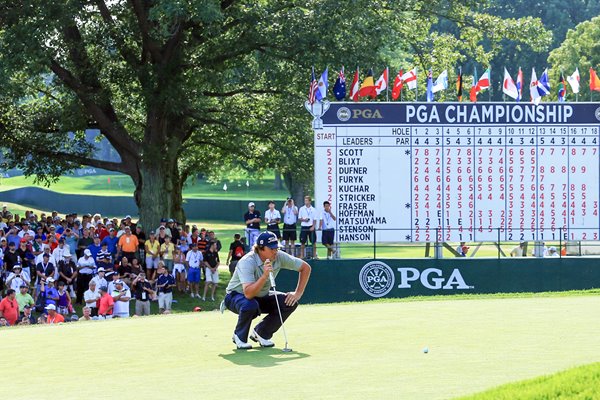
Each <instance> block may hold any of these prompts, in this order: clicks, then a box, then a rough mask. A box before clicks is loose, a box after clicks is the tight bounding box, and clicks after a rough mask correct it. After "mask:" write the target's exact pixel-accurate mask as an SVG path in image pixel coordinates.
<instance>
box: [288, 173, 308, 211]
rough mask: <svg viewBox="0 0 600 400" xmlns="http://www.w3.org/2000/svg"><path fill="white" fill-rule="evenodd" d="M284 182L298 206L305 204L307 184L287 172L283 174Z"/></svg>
mask: <svg viewBox="0 0 600 400" xmlns="http://www.w3.org/2000/svg"><path fill="white" fill-rule="evenodd" d="M283 180H284V182H285V187H286V188H287V190H288V191H289V192H290V196H291V197H292V198H293V199H294V203H296V204H300V205H302V204H304V193H305V188H306V182H301V181H300V180H299V179H297V177H296V176H294V174H292V173H291V172H285V173H284V174H283Z"/></svg>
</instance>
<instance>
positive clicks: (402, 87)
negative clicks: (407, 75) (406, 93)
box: [400, 71, 404, 102]
mask: <svg viewBox="0 0 600 400" xmlns="http://www.w3.org/2000/svg"><path fill="white" fill-rule="evenodd" d="M402 72H404V71H402ZM403 89H404V82H403V81H402V76H400V102H402V90H403Z"/></svg>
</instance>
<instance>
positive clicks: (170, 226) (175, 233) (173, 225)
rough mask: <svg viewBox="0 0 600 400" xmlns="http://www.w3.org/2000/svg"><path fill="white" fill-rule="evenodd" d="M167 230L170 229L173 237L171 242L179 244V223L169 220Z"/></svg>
mask: <svg viewBox="0 0 600 400" xmlns="http://www.w3.org/2000/svg"><path fill="white" fill-rule="evenodd" d="M167 228H168V229H169V231H170V233H169V235H170V236H171V242H173V244H175V243H177V241H178V240H179V237H180V233H179V229H178V228H177V222H176V221H175V220H174V219H173V218H169V219H168V220H167Z"/></svg>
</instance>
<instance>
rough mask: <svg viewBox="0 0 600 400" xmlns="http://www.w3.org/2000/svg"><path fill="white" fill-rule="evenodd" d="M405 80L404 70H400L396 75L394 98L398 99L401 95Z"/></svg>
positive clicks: (393, 90) (393, 89)
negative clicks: (403, 78) (403, 77)
mask: <svg viewBox="0 0 600 400" xmlns="http://www.w3.org/2000/svg"><path fill="white" fill-rule="evenodd" d="M403 83H404V81H403V80H402V70H400V71H398V75H396V79H394V87H393V88H392V100H398V97H400V92H402V85H403Z"/></svg>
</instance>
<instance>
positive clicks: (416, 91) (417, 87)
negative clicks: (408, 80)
mask: <svg viewBox="0 0 600 400" xmlns="http://www.w3.org/2000/svg"><path fill="white" fill-rule="evenodd" d="M418 76H419V75H418V74H417V67H415V77H417V79H415V82H416V84H415V101H419V79H418Z"/></svg>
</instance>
